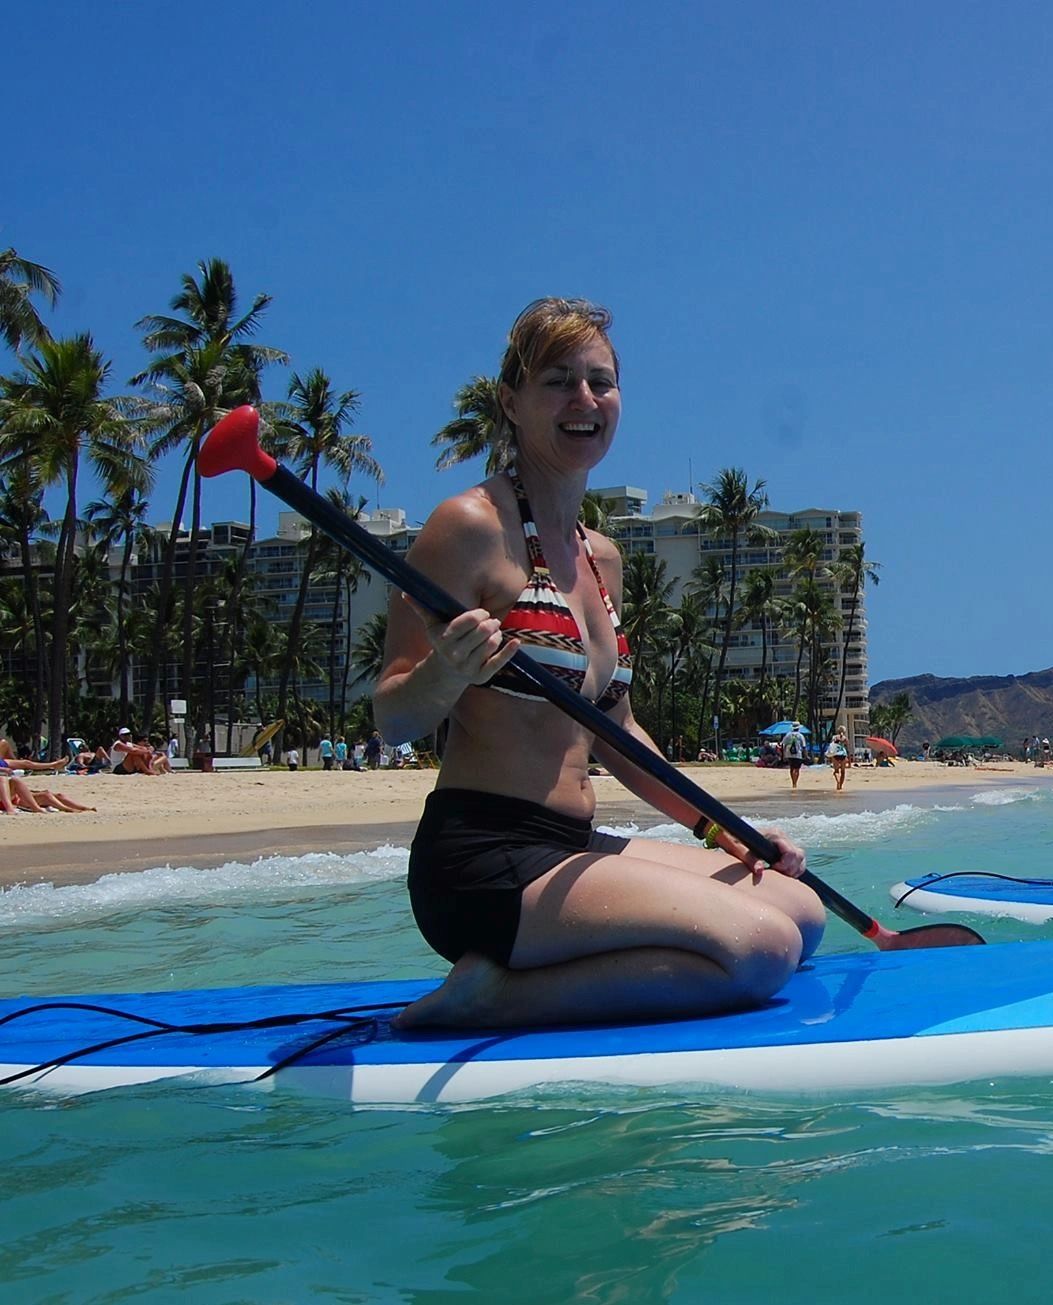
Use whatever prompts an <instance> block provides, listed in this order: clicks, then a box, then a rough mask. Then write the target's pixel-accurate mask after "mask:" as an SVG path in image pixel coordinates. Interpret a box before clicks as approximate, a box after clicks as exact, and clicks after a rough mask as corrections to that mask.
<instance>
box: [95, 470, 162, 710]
mask: <svg viewBox="0 0 1053 1305" xmlns="http://www.w3.org/2000/svg"><path fill="white" fill-rule="evenodd" d="M152 481H153V471H152V469H151V468H149V467H147V468H146V475H145V483H146V484H147V485H149V484H151V483H152ZM113 490H114V493H113V496H112V497H111V498H109V499H95V500H94V501H93V502H91V503H89V504H88V506H87V509H86V516H87V518H88V520H89V521H90V522H92V524H93V525H94V527H95V531H96V533H97V535H98V538H99V542H100V545H101V547H102V548H103V549H104V550H105V551H106V552H107V553H108V552H109V550H110V549H111V548H112V547H116V546H117V545H120V549H121V563H120V570H119V572H118V576H117V595H116V603H115V607H114V622H115V636H116V645H117V647H116V652H117V675H118V680H119V685H120V688H119V694H120V713H119V714H120V717H121V720H127V719H128V707H129V703H130V699H131V694H130V692H129V680H128V676H129V670H130V664H131V659H130V657H129V653H128V630H127V625H128V622H127V603H128V573H129V571H130V570H131V565H132V554H133V552H134V550H135V545H136V543H137V542H138V541H139V540H140V539H146V538H148V537H149V536H150V535H151V534H152V533H153V532H152V530H151V528H150V526H148V525H147V522H146V512H147V509H148V507H149V503H148V501H147V499H146V496H145V493H144V492H143V490H141V489H140V488H139V487H138V484H125V485H123V486H113Z"/></svg>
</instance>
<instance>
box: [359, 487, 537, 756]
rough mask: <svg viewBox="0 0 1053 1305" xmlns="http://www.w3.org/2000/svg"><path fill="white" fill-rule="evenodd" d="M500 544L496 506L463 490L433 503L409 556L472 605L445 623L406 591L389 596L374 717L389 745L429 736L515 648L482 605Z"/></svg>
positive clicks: (509, 656)
mask: <svg viewBox="0 0 1053 1305" xmlns="http://www.w3.org/2000/svg"><path fill="white" fill-rule="evenodd" d="M499 541H500V530H499V527H498V524H497V521H496V517H495V514H494V512H493V507H492V505H487V504H484V503H481V502H478V501H476V502H473V501H472V499H471V497H470V496H464V495H462V496H460V497H459V498H457V499H450V500H448V501H447V502H445V503H443V504H441V505H440V506H439V507H438V508H436V510H435V512H434V513H432V515H431V517H429V519H428V521H427V523H426V524H425V526H424V529H423V530H422V531H421V533H420V535H419V536H418V537H417V540H416V542H415V543H414V545H413V547H412V548H411V549H410V552H409V553H408V554H407V560H408V561H410V562H411V563H412V564H413V566H414V567H416V569H417V570H419V571H421V572H423V573H424V574H425V575H426V576H428V577H429V579H431V580H434V581H435V582H436V584H438V585H440V586H441V587H442V588H443V589H445V590H446V591H447V592H448V593H449V594H451V596H452V597H454V598H455V599H456V600H457V601H458V602H459V603H463V604H464V606H465V608H466V609H467V610H466V611H464V612H463V613H462V614H461V615H460V616H458V617H456V618H455V619H454V620H453V621H450V622H449V623H447V622H445V621H444V620H442V618H441V617H436V616H433V615H432V614H431V613H430V612H428V611H426V610H425V609H424V608H422V607H420V606H419V605H418V604H417V603H415V602H414V601H413V600H412V599H411V598H408V597H407V596H406V595H405V594H399V593H397V592H396V593H393V594H392V597H391V602H390V604H389V606H388V631H387V641H386V643H385V645H384V664H383V667H382V668H381V671H380V675H379V676H378V678H377V685H376V689H375V690H374V693H373V718H374V720H375V722H376V725H377V728H378V729H379V730H380V732H381V734H383V735H384V737H385V738H386V739H387V740H388V741H389V742H390V743H407V742H412V740H413V739H417V738H420V737H421V735H423V734H429V733H431V731H432V730H434V729H435V728H436V727H437V726H438V725H439V724H440V722H441V721H443V720H445V719H446V717H447V716H448V715H449V714H450V712H451V711H452V709H453V707H454V706H455V705H456V703H457V700H458V699H459V698H460V696H461V694H462V693H463V692H464V691H465V689H467V688H468V687H469V686H471V685H473V684H485V683H486V682H487V680H489V679H490V678H491V677H492V676H493V675H496V673H497V672H498V671H499V670H500V669H501V667H502V666H504V664H505V663H506V662H507V661H509V660H510V659H511V657H512V656H513V655H514V654H515V652H516V650H517V649H518V647H519V643H518V641H517V640H514V639H513V640H509V641H508V642H507V643H506V642H504V641H503V639H502V636H501V632H500V621H499V620H498V619H497V618H496V617H492V616H491V615H490V613H489V612H488V611H487V610H486V609H485V608H484V607H482V606H480V599H481V597H482V592H483V586H484V583H485V578H486V576H487V573H488V570H489V569H490V568H489V565H488V560H489V559H490V558H491V557H492V556H493V555H494V552H495V546H496V545H497V544H498V543H499Z"/></svg>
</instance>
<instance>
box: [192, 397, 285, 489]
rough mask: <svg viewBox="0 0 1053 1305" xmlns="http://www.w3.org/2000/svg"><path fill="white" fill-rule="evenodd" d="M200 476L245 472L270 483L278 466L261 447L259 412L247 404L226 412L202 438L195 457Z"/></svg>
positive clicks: (254, 478)
mask: <svg viewBox="0 0 1053 1305" xmlns="http://www.w3.org/2000/svg"><path fill="white" fill-rule="evenodd" d="M197 467H198V470H199V471H200V472H201V474H202V475H203V476H220V475H222V474H223V472H225V471H247V472H248V473H249V475H250V476H251V477H252V478H253V480H270V478H271V477H272V476H273V475H274V473H275V471H276V470H277V469H278V464H277V463H276V462H275V461H274V459H273V458H272V457H271V455H270V454H269V453H264V451H263V450H262V449H261V448H260V418H259V413H257V411H256V409H255V408H253V407H252V406H251V405H250V404H248V403H246V404H243V405H242V406H241V407H240V408H235V409H234V411H233V412H228V413H227V415H226V416H225V417H224V418H223V420H222V421H220V422H217V423H216V425H215V426H213V427H212V430H211V431H210V432H209V433H208V434H207V435H206V436H205V439H204V442H203V443H202V445H201V448H200V450H199V451H198V455H197Z"/></svg>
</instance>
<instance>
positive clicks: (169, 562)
mask: <svg viewBox="0 0 1053 1305" xmlns="http://www.w3.org/2000/svg"><path fill="white" fill-rule="evenodd" d="M193 470H194V455H193V453H191V454H189V455H188V456H187V459H186V462H185V463H184V465H183V474H182V476H181V477H180V481H179V492H178V494H177V495H176V505H175V514H174V516H173V517H172V526H171V529H170V530H169V532H168V539H167V540H166V541H165V550H164V555H163V557H162V559H161V575H160V577H159V579H158V582H157V622H156V624H155V625H154V635H153V641H152V647H151V650H150V658H149V661H148V662H147V666H146V683H145V687H144V689H143V719H142V726H143V728H144V729H146V730H148V729H149V728H150V721H151V720H152V719H153V714H154V704H155V702H156V700H157V689H158V681H159V680H160V681H161V682H162V685H163V687H162V695H163V697H164V701H165V719H166V720H167V713H168V694H167V693H166V692H165V689H166V688H167V681H168V650H167V639H166V635H167V633H168V630H167V622H166V617H167V614H168V599H169V595H170V594H171V592H172V579H173V576H174V575H175V555H176V547H177V545H178V543H179V523H180V521H182V519H183V509H184V508H185V507H186V496H187V492H188V490H189V488H190V475H191V472H192V471H193ZM162 663H163V664H164V674H163V675H162ZM188 719H189V718H188Z"/></svg>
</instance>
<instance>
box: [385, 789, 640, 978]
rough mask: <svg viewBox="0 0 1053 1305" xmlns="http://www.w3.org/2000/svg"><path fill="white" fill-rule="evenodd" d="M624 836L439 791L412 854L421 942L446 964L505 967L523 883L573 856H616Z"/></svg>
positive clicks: (542, 810) (516, 801)
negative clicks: (470, 958)
mask: <svg viewBox="0 0 1053 1305" xmlns="http://www.w3.org/2000/svg"><path fill="white" fill-rule="evenodd" d="M628 845H629V840H628V839H627V838H619V837H618V836H617V835H615V834H598V833H596V832H595V830H593V828H592V824H591V822H590V821H588V820H580V819H575V818H574V817H572V816H564V815H561V814H560V813H559V812H557V811H550V810H549V809H548V807H543V806H539V805H538V804H537V803H536V802H525V801H523V800H522V799H521V798H510V797H502V796H500V795H499V794H496V793H479V792H476V791H475V790H473V789H461V788H439V789H435V790H434V791H433V792H432V793H431V794H429V796H428V800H427V802H426V803H425V806H424V815H423V816H422V818H421V822H420V824H419V825H418V827H417V833H416V836H415V837H414V839H413V846H412V847H411V849H410V863H409V892H410V904H411V905H412V907H413V916H414V919H415V920H416V921H417V927H418V928H419V929H420V931H421V933H422V934H423V935H424V939H425V941H426V942H427V943H428V945H429V946H431V947H433V948H434V949H435V951H437V952H438V953H439V955H440V956H445V958H446V959H447V960H448V961H457V960H459V959H460V958H461V957H462V956H463V955H464V954H465V952H479V953H481V954H482V955H483V956H488V957H489V958H490V959H491V960H493V961H496V962H497V963H498V965H507V964H508V961H509V958H510V956H511V955H512V948H513V947H514V946H515V941H516V934H517V932H518V930H519V911H520V898H521V897H522V893H523V889H524V888H525V887H526V885H527V884H529V883H532V882H533V881H534V880H535V879H539V878H540V877H541V876H542V875H544V874H547V873H548V872H549V871H550V870H552V869H553V868H554V867H555V866H557V865H559V863H560V862H561V861H564V860H566V858H567V857H568V856H573V855H574V853H575V852H601V853H608V854H612V855H616V854H617V853H619V852H621V851H623V850H624V849H625V848H626V847H627V846H628Z"/></svg>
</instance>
